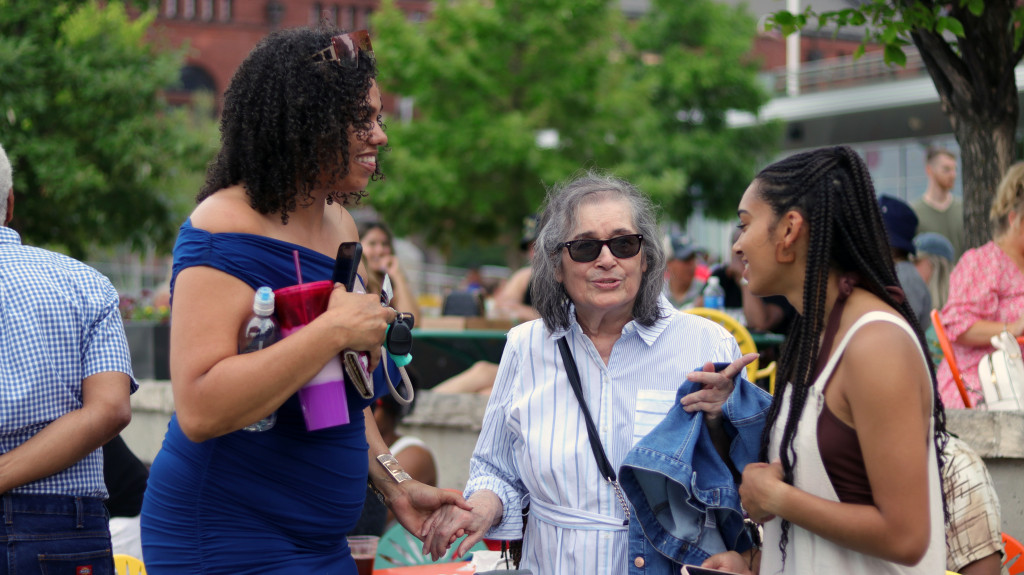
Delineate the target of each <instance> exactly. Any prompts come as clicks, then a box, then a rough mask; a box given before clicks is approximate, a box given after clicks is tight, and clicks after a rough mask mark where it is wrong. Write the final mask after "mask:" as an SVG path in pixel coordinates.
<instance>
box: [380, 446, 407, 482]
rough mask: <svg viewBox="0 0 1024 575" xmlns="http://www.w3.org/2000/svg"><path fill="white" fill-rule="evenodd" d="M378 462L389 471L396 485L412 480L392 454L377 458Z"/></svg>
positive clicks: (383, 454)
mask: <svg viewBox="0 0 1024 575" xmlns="http://www.w3.org/2000/svg"><path fill="white" fill-rule="evenodd" d="M377 461H379V462H380V464H381V465H383V466H384V469H386V470H387V472H388V473H389V474H390V475H391V477H392V478H393V479H394V480H395V482H396V483H401V482H403V481H408V480H410V479H412V476H411V475H409V474H408V473H406V471H405V470H404V469H402V466H401V464H399V463H398V460H397V459H395V456H394V455H391V454H390V453H382V454H381V455H378V456H377Z"/></svg>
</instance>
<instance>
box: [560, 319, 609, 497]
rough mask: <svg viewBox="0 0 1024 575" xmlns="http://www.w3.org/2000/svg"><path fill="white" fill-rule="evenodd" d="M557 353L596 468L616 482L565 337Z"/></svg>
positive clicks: (561, 340)
mask: <svg viewBox="0 0 1024 575" xmlns="http://www.w3.org/2000/svg"><path fill="white" fill-rule="evenodd" d="M558 351H560V352H562V362H563V363H565V371H566V372H568V374H569V384H570V385H572V390H573V392H575V393H576V401H578V402H579V403H580V409H581V410H583V419H585V420H586V422H587V435H589V436H590V448H591V449H593V450H594V459H596V460H597V466H598V467H599V468H600V469H601V474H602V475H604V477H605V479H607V480H608V481H610V482H615V481H617V478H616V477H615V469H613V468H612V464H611V463H609V461H608V456H607V455H605V452H604V446H603V445H601V438H600V437H598V436H597V426H595V425H594V419H593V418H592V417H590V410H589V409H587V402H586V400H584V399H583V386H582V384H580V372H579V370H578V369H577V368H576V360H574V359H573V358H572V352H571V351H569V342H568V341H566V340H565V337H562V338H560V339H559V340H558Z"/></svg>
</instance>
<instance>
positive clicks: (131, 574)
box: [114, 555, 146, 575]
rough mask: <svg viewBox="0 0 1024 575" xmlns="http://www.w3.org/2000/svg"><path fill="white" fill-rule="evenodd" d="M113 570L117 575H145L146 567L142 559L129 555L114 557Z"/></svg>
mask: <svg viewBox="0 0 1024 575" xmlns="http://www.w3.org/2000/svg"><path fill="white" fill-rule="evenodd" d="M114 570H115V571H117V575H146V566H145V565H143V564H142V559H136V558H134V557H132V556H131V555H114Z"/></svg>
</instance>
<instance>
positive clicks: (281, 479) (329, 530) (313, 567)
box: [142, 221, 384, 575]
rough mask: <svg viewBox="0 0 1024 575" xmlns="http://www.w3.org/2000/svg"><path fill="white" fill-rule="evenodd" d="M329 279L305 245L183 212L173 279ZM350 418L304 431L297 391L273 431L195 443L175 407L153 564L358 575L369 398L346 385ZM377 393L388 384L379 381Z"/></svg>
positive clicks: (322, 261)
mask: <svg viewBox="0 0 1024 575" xmlns="http://www.w3.org/2000/svg"><path fill="white" fill-rule="evenodd" d="M294 250H298V252H299V257H300V262H301V269H302V279H303V280H304V281H307V282H309V281H317V280H325V279H330V278H331V273H332V271H333V269H334V259H333V258H330V257H328V256H325V255H323V254H321V253H319V252H316V251H313V250H309V249H306V248H304V247H301V246H298V245H295V244H291V243H288V242H283V241H280V240H275V239H272V238H267V237H264V236H258V235H251V234H241V233H217V234H211V233H209V232H207V231H205V230H202V229H198V228H195V227H192V224H191V222H190V221H186V222H185V223H184V224H183V225H182V226H181V230H180V232H179V235H178V240H177V243H176V244H175V246H174V267H173V272H172V284H171V285H172V291H173V285H174V284H173V279H176V277H177V274H178V273H180V272H181V270H183V269H185V268H188V267H192V266H208V267H212V268H215V269H218V270H221V271H223V272H225V273H228V274H231V275H232V276H234V277H237V278H239V279H240V280H242V281H244V282H245V283H246V284H248V285H249V286H251V287H252V288H253V289H256V288H258V287H260V286H264V285H266V286H270V287H271V288H273V289H278V288H281V287H285V286H289V285H293V284H295V283H296V278H295V264H294V261H293V256H292V252H293V251H294ZM346 387H347V390H348V393H347V397H348V408H349V416H350V419H351V423H349V424H348V425H342V426H337V427H331V428H327V429H322V430H318V431H313V432H309V431H306V427H305V423H304V421H303V418H302V412H301V408H300V407H299V402H298V397H297V396H296V395H293V396H292V397H290V398H289V399H288V400H287V401H286V402H285V403H284V405H282V406H281V408H280V409H278V411H277V424H276V425H275V426H274V427H273V428H272V429H271V430H269V431H265V432H255V433H254V432H248V431H241V430H240V431H236V432H234V433H229V434H227V435H223V436H220V437H216V438H213V439H209V440H207V441H203V442H202V443H193V442H192V441H190V440H189V439H188V438H186V437H185V435H184V434H183V433H182V431H181V427H179V425H178V419H177V416H174V417H172V418H171V422H170V424H169V425H168V428H167V435H166V437H165V438H164V442H163V446H162V447H161V449H160V451H159V453H158V454H157V456H156V459H155V461H154V462H153V467H152V469H151V471H150V475H149V485H148V488H147V489H146V495H145V498H144V500H143V506H142V546H143V555H144V561H145V563H146V570H147V572H148V573H150V575H161V574H164V573H173V574H175V575H180V574H188V573H196V574H199V573H202V574H215V573H223V574H231V575H241V574H246V573H252V574H260V575H266V574H271V573H317V574H325V573H330V574H345V575H349V574H351V575H355V573H356V567H355V563H354V561H353V560H352V558H351V553H350V552H349V548H348V544H347V543H346V541H345V534H346V533H348V532H349V531H350V530H351V529H352V527H353V526H354V525H355V523H356V521H357V520H358V518H359V515H360V512H361V510H362V507H363V500H364V497H365V492H366V474H367V449H368V446H367V443H366V437H365V435H364V431H365V429H364V427H365V424H364V418H363V414H362V410H363V408H365V407H366V406H367V405H369V403H370V402H371V401H372V400H366V399H363V398H362V397H361V396H360V395H359V394H358V393H357V392H356V391H355V390H354V389H353V388H352V386H346ZM377 392H378V393H382V392H384V391H383V390H381V389H380V388H379V387H378V388H377Z"/></svg>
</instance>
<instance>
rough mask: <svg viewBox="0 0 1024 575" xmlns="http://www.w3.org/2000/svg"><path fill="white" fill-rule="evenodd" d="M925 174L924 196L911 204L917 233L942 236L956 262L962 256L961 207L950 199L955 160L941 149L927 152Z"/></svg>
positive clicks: (954, 176)
mask: <svg viewBox="0 0 1024 575" xmlns="http://www.w3.org/2000/svg"><path fill="white" fill-rule="evenodd" d="M924 172H925V175H927V176H928V187H927V188H926V189H925V191H924V195H922V196H921V198H920V199H918V200H917V201H916V202H913V204H911V207H912V208H913V210H914V213H915V214H917V221H918V225H917V233H921V234H923V233H925V232H935V233H937V234H942V235H943V236H945V237H946V238H948V239H949V241H950V242H952V243H953V248H954V250H955V252H956V258H959V257H960V256H961V255H963V253H964V204H963V202H962V201H961V200H960V199H959V198H957V197H956V196H954V195H953V185H954V184H955V183H956V156H954V155H953V152H950V151H949V150H946V149H944V148H929V149H928V151H927V153H926V156H925V167H924ZM953 261H954V262H956V259H954V260H953Z"/></svg>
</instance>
